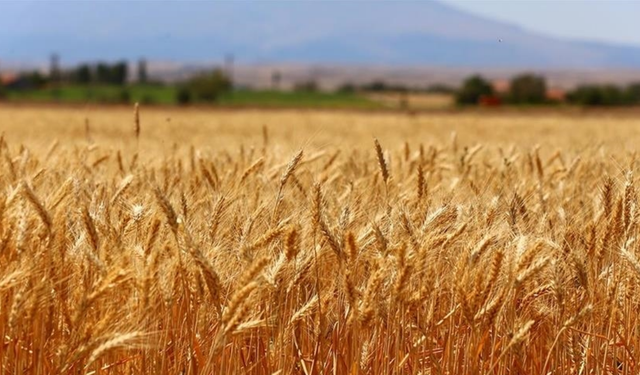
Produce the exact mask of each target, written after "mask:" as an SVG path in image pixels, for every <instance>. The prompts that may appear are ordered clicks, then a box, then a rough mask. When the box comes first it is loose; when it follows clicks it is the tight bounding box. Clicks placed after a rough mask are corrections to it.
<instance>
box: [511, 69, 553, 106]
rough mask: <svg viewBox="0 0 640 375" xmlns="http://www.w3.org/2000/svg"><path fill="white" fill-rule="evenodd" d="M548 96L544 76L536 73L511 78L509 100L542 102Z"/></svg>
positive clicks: (523, 102)
mask: <svg viewBox="0 0 640 375" xmlns="http://www.w3.org/2000/svg"><path fill="white" fill-rule="evenodd" d="M546 98H547V84H546V82H545V80H544V77H541V76H537V75H535V74H521V75H519V76H516V77H514V78H513V79H512V80H511V85H510V89H509V101H510V102H511V103H514V104H541V103H544V102H545V101H546Z"/></svg>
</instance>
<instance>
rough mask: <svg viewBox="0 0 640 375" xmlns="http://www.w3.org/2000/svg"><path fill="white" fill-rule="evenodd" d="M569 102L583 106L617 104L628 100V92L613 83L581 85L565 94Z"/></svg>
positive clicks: (627, 102) (623, 103) (622, 103)
mask: <svg viewBox="0 0 640 375" xmlns="http://www.w3.org/2000/svg"><path fill="white" fill-rule="evenodd" d="M567 100H568V101H569V102H570V103H573V104H578V105H584V106H617V105H626V104H629V103H630V101H629V99H628V94H626V95H625V92H624V91H623V90H621V89H620V88H619V87H617V86H615V85H583V86H580V87H578V88H576V89H575V90H573V91H572V92H570V93H569V95H567Z"/></svg>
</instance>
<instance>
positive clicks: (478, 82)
mask: <svg viewBox="0 0 640 375" xmlns="http://www.w3.org/2000/svg"><path fill="white" fill-rule="evenodd" d="M455 99H456V103H457V104H459V105H477V104H485V103H490V104H500V103H507V104H514V105H541V104H554V103H558V102H566V103H569V104H574V105H581V106H631V105H640V83H634V84H630V85H627V86H624V87H622V86H617V85H613V84H602V85H598V84H589V85H580V86H578V87H576V88H575V89H573V90H569V91H568V92H566V94H565V95H564V98H557V97H556V98H554V97H550V95H549V90H548V86H547V83H546V80H545V78H544V77H542V76H540V75H536V74H530V73H525V74H520V75H517V76H515V77H513V78H512V79H511V80H510V81H509V85H508V90H507V91H506V92H504V93H498V92H497V91H496V89H495V87H494V85H493V84H492V83H491V82H489V81H488V80H486V79H485V78H483V77H482V76H480V75H474V76H471V77H469V78H467V79H466V80H465V81H464V82H463V83H462V85H461V87H460V88H459V89H458V90H457V91H456V93H455Z"/></svg>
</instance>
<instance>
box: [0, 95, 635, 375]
mask: <svg viewBox="0 0 640 375" xmlns="http://www.w3.org/2000/svg"><path fill="white" fill-rule="evenodd" d="M0 131H1V132H2V133H3V136H2V140H1V141H0V155H1V156H0V168H1V169H0V170H1V171H2V173H1V174H0V187H1V190H2V195H1V196H0V338H1V339H2V342H1V343H0V366H1V367H2V372H3V373H5V374H305V375H310V374H451V375H453V374H637V373H638V371H639V366H640V365H639V364H638V360H639V359H640V329H639V328H638V327H640V324H639V323H640V322H639V321H638V315H637V311H638V309H639V308H640V297H638V292H639V291H640V286H639V285H638V282H639V280H640V260H639V259H640V253H639V251H640V248H639V245H638V241H637V236H638V229H639V225H638V224H639V222H640V212H639V210H638V199H637V193H636V187H637V172H638V171H637V169H638V166H637V162H636V152H635V150H636V147H637V145H638V144H639V143H638V141H640V119H637V118H634V117H631V116H625V115H615V114H607V113H599V114H594V115H592V116H587V115H580V114H561V113H560V114H558V113H546V114H543V113H540V114H535V115H534V114H518V113H511V114H495V113H453V114H444V113H441V114H435V113H434V114H424V115H415V116H408V115H402V114H391V113H386V114H383V113H379V114H365V113H353V112H296V111H258V110H256V111H243V112H233V111H206V110H198V109H193V110H176V109H153V110H152V109H146V108H142V109H141V110H140V113H139V114H134V111H133V110H132V109H130V108H120V109H116V108H108V109H105V108H67V109H62V108H57V109H56V108H44V107H41V108H29V107H12V108H0Z"/></svg>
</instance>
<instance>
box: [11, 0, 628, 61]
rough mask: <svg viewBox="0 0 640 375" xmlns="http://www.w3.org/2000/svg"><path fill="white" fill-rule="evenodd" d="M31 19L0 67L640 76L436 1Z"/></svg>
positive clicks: (612, 50)
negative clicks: (414, 69) (606, 71)
mask: <svg viewBox="0 0 640 375" xmlns="http://www.w3.org/2000/svg"><path fill="white" fill-rule="evenodd" d="M3 7H5V6H4V5H3ZM5 10H6V11H10V10H11V9H9V8H8V7H5ZM33 12H35V14H30V15H29V16H30V17H31V18H30V19H32V20H34V19H37V20H38V22H40V23H39V24H37V25H38V27H33V25H34V23H33V22H32V23H31V24H27V25H25V23H24V22H22V21H20V20H19V19H16V20H13V19H7V20H5V22H4V26H0V60H9V61H20V60H27V61H36V60H38V59H40V61H44V60H46V56H47V55H48V54H49V53H51V52H53V51H56V52H57V53H59V54H60V55H61V56H62V58H63V61H66V62H74V61H81V60H96V59H117V58H128V59H137V58H139V57H140V56H145V57H147V58H149V59H156V60H164V61H175V62H206V61H220V60H221V59H222V57H223V56H225V55H226V54H233V55H234V56H235V57H236V60H237V61H242V62H247V63H282V62H292V63H321V64H357V65H430V66H448V67H498V68H501V67H504V68H640V48H638V47H629V46H616V45H607V44H602V43H591V42H576V41H567V40H560V39H556V38H551V37H547V36H542V35H538V34H536V33H533V32H529V31H527V30H524V29H522V28H520V27H517V26H514V25H511V24H508V23H503V22H497V21H493V20H490V19H486V18H483V17H478V16H475V15H472V14H470V13H466V12H463V11H460V10H457V9H455V8H453V7H450V6H448V5H445V4H442V3H440V2H436V1H411V2H404V1H403V2H391V1H389V2H381V1H372V2H333V1H323V2H320V1H318V2H307V1H295V2H257V1H256V2H244V1H242V2H231V1H230V2H190V3H188V4H182V3H179V2H152V3H150V2H126V3H125V2H84V3H80V2H65V3H62V2H52V3H39V4H38V6H37V7H35V8H34V9H33ZM39 14H41V15H43V16H42V17H40V18H42V19H40V18H39V17H38V15H39ZM71 14H73V15H74V16H73V18H74V19H73V22H69V21H68V20H69V15H71ZM44 16H46V17H44ZM16 17H17V16H16ZM16 17H14V18H16ZM29 25H31V26H29ZM29 27H31V28H29ZM594 27H597V25H594ZM9 30H11V31H12V32H11V33H9V32H8V31H9ZM39 30H41V31H39ZM5 31H6V32H5Z"/></svg>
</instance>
